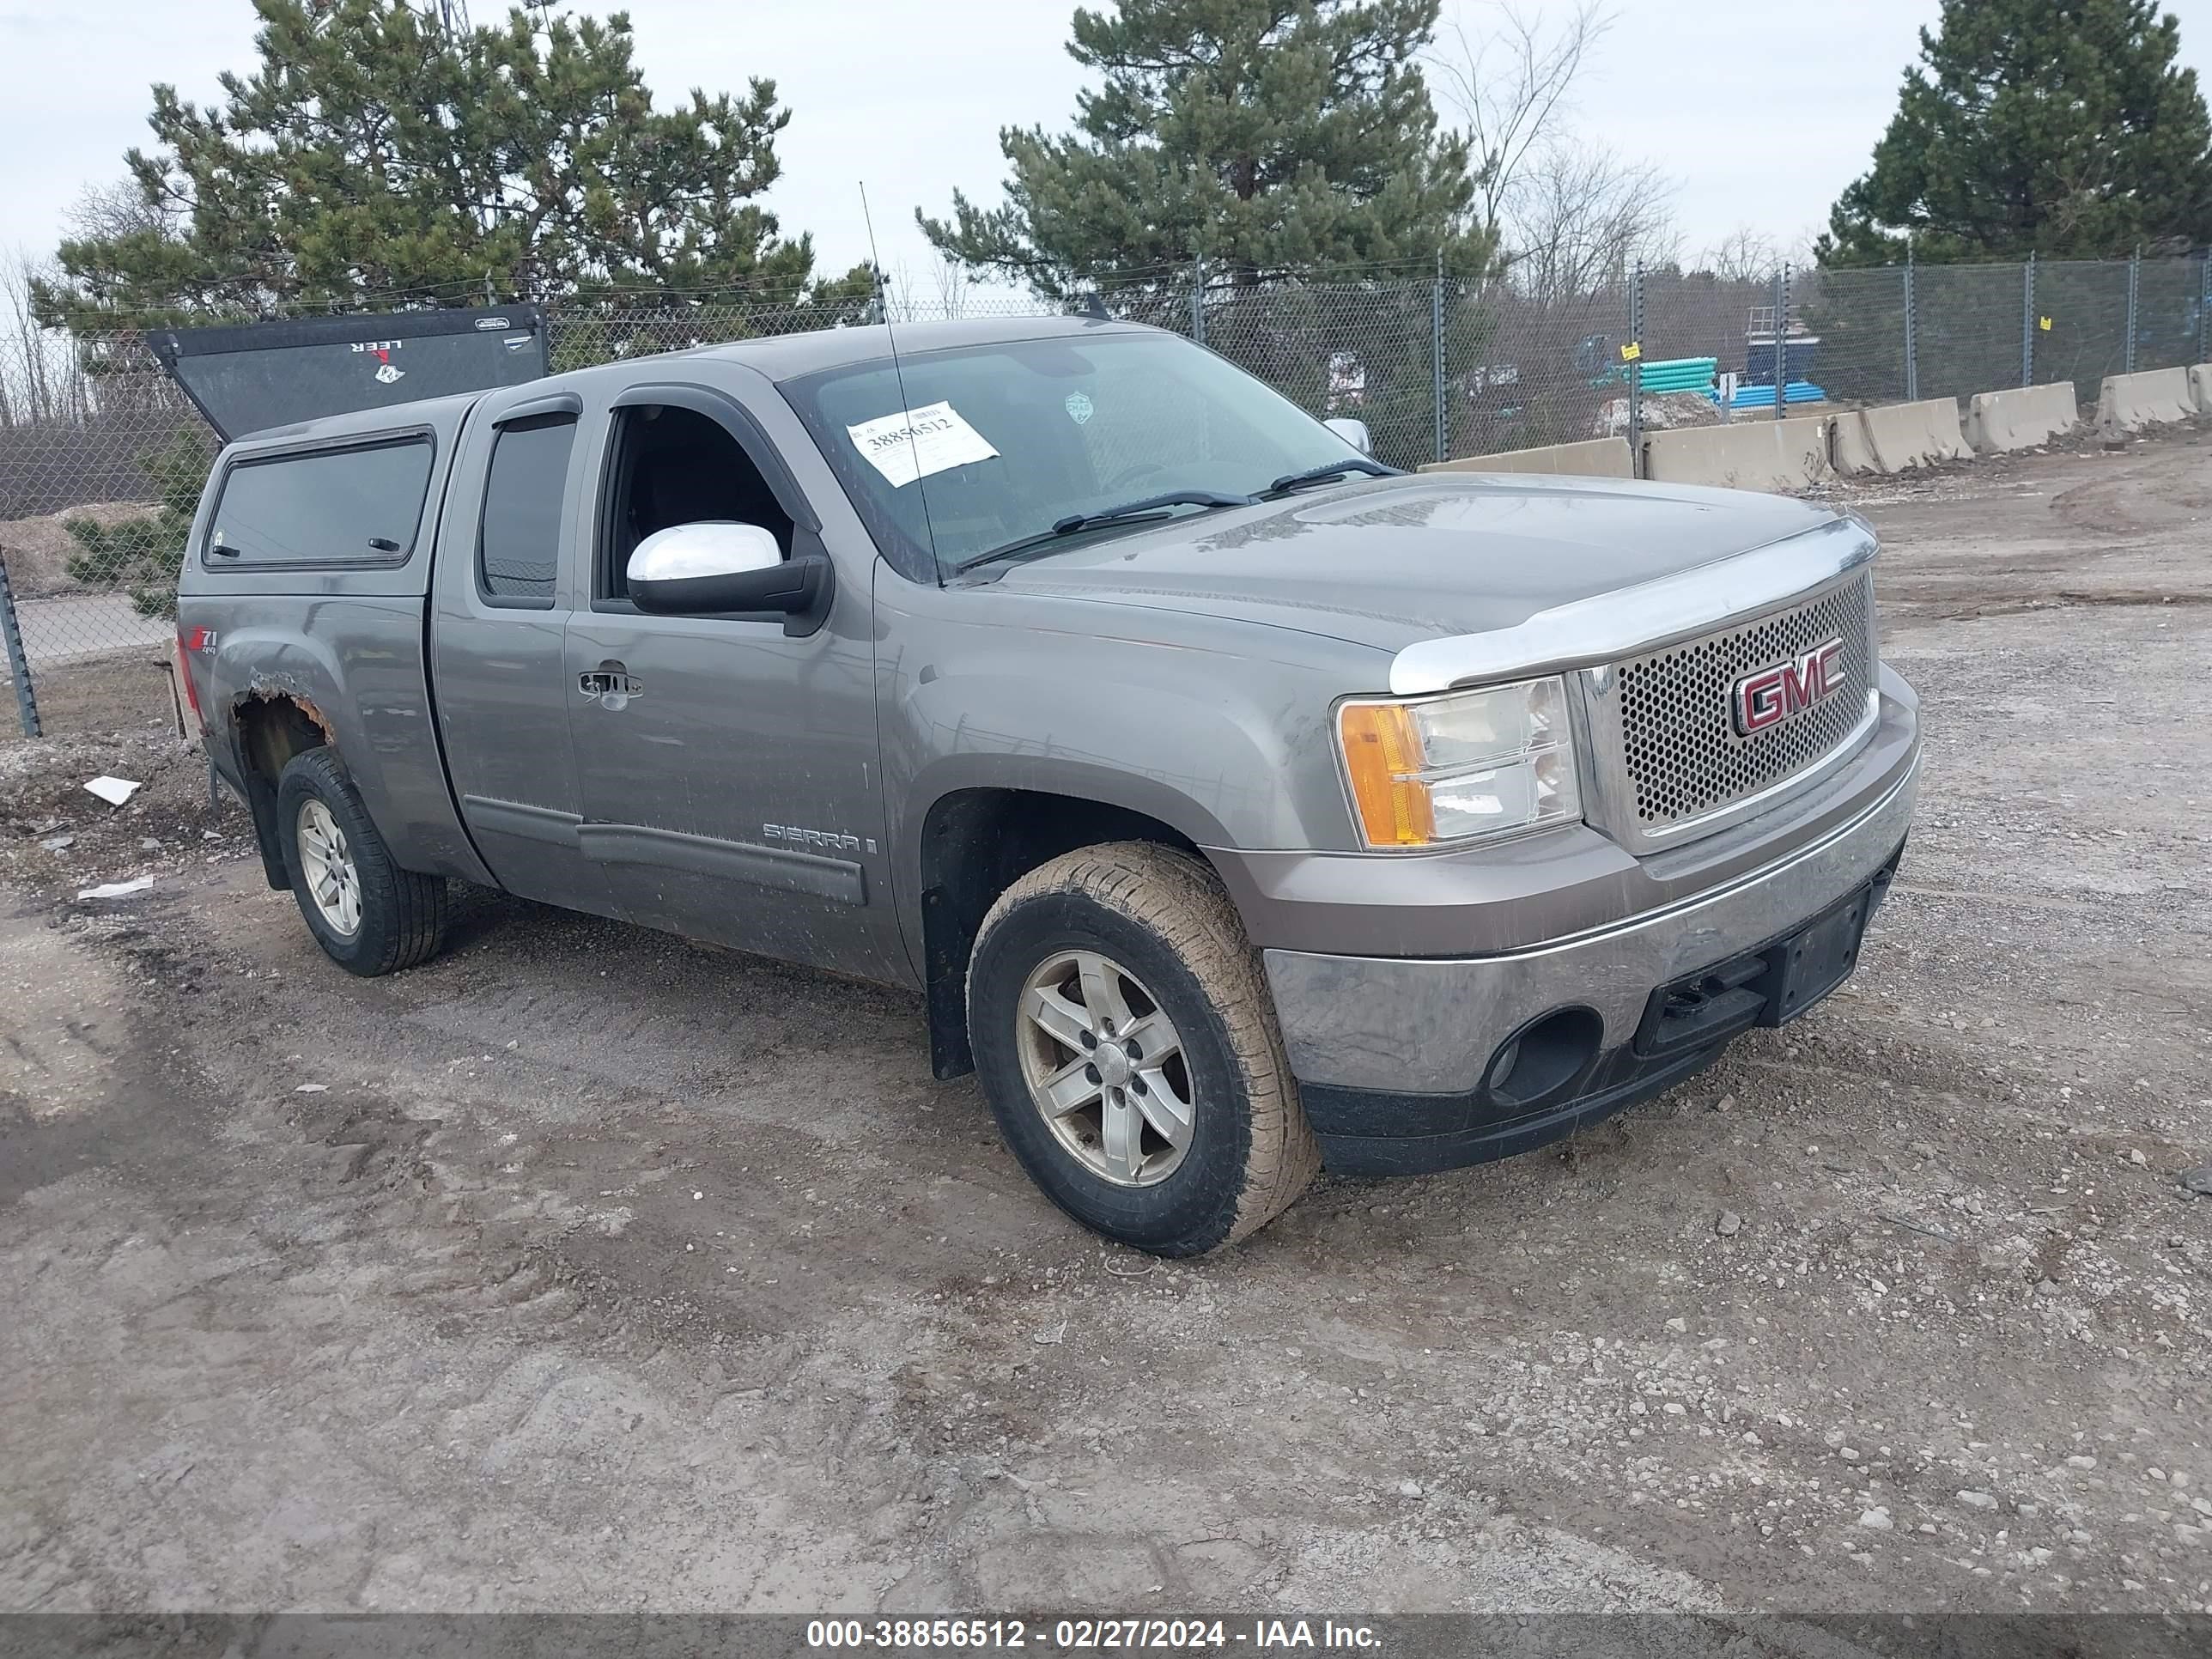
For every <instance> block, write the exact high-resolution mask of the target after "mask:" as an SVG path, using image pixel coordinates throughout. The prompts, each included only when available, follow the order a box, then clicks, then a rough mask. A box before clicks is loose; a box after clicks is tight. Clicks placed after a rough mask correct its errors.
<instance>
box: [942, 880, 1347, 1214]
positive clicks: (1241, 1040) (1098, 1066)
mask: <svg viewBox="0 0 2212 1659" xmlns="http://www.w3.org/2000/svg"><path fill="white" fill-rule="evenodd" d="M968 1026H969V1042H970V1043H971V1045H972V1046H973V1048H974V1049H975V1066H976V1071H977V1072H978V1073H979V1074H980V1076H981V1080H982V1085H983V1089H984V1092H985V1094H986V1095H987V1097H988V1098H989V1100H990V1103H991V1110H992V1113H993V1115H994V1116H996V1117H997V1119H998V1121H999V1127H1000V1132H1001V1133H1003V1134H1004V1135H1005V1136H1006V1144H1007V1146H1009V1147H1011V1148H1012V1151H1013V1153H1014V1156H1015V1157H1016V1158H1019V1159H1020V1160H1021V1164H1022V1167H1023V1168H1024V1170H1028V1172H1029V1174H1030V1178H1031V1179H1032V1180H1034V1181H1035V1182H1036V1184H1037V1185H1038V1186H1039V1187H1040V1188H1042V1189H1043V1191H1044V1194H1045V1195H1046V1196H1047V1197H1048V1198H1049V1199H1051V1200H1052V1201H1053V1202H1054V1203H1055V1204H1057V1205H1059V1206H1060V1208H1061V1209H1063V1210H1065V1211H1066V1212H1068V1214H1070V1215H1072V1216H1073V1217H1074V1218H1076V1219H1077V1220H1079V1221H1080V1222H1082V1223H1083V1224H1084V1225H1085V1226H1088V1227H1091V1228H1093V1229H1095V1230H1096V1231H1098V1232H1101V1233H1103V1234H1105V1235H1106V1236H1107V1237H1109V1238H1113V1239H1117V1240H1119V1241H1120V1242H1121V1243H1125V1244H1129V1245H1133V1246H1134V1247H1135V1248H1136V1249H1140V1250H1148V1251H1151V1252H1152V1253H1153V1254H1154V1255H1167V1256H1187V1255H1199V1254H1200V1253H1202V1252H1204V1251H1206V1250H1210V1249H1214V1248H1216V1247H1217V1246H1218V1245H1222V1244H1227V1243H1234V1242H1235V1241H1236V1240H1237V1239H1240V1238H1243V1237H1247V1236H1248V1235H1249V1234H1251V1233H1253V1232H1255V1231H1258V1230H1259V1229H1260V1228H1261V1227H1263V1226H1265V1225H1267V1223H1268V1222H1269V1221H1271V1220H1273V1218H1275V1217H1276V1216H1278V1215H1279V1214H1280V1213H1281V1212H1283V1211H1284V1210H1285V1208H1287V1207H1288V1206H1289V1205H1290V1204H1291V1200H1294V1199H1296V1198H1297V1195H1298V1194H1300V1193H1302V1192H1304V1190H1305V1188H1306V1187H1307V1186H1308V1184H1309V1183H1310V1182H1311V1181H1312V1180H1313V1177H1314V1176H1315V1174H1316V1171H1317V1170H1319V1169H1320V1167H1321V1158H1320V1152H1319V1149H1318V1147H1317V1146H1316V1143H1315V1140H1314V1138H1313V1132H1312V1131H1311V1129H1310V1128H1309V1127H1307V1124H1306V1119H1305V1112H1304V1109H1303V1108H1302V1107H1301V1106H1300V1105H1299V1103H1298V1091H1297V1080H1296V1079H1294V1078H1293V1077H1292V1076H1291V1069H1290V1064H1289V1062H1288V1060H1286V1059H1285V1056H1284V1053H1283V1043H1282V1035H1281V1033H1280V1031H1279V1030H1278V1028H1277V1026H1276V1024H1275V1009H1274V1003H1273V999H1272V998H1270V996H1269V995H1268V994H1267V980H1266V976H1265V975H1264V974H1263V972H1262V971H1261V965H1260V958H1259V953H1258V952H1257V951H1255V950H1254V949H1253V948H1252V945H1251V943H1250V941H1249V940H1248V939H1246V938H1245V936H1244V929H1243V924H1242V923H1241V922H1240V921H1238V920H1237V911H1236V907H1235V906H1234V905H1232V904H1231V902H1230V900H1229V896H1228V894H1227V892H1226V891H1225V890H1224V889H1223V887H1222V885H1221V883H1220V881H1219V879H1218V878H1217V877H1216V876H1215V875H1214V873H1213V872H1212V870H1210V869H1208V868H1207V867H1206V865H1205V864H1203V863H1202V862H1200V860H1197V859H1195V858H1193V857H1192V856H1190V855H1189V854H1186V853H1182V852H1179V851H1176V850H1175V849H1174V848H1166V847H1159V846H1155V845H1152V844H1149V843H1146V842H1115V843H1113V844H1110V845H1107V846H1103V847H1092V848H1085V849H1083V850H1082V851H1080V852H1075V853H1070V854H1066V855H1064V856H1063V857H1060V858H1057V859H1054V860H1052V861H1051V862H1050V863H1048V864H1045V865H1042V866H1039V867H1038V868H1037V869H1035V870H1032V871H1031V872H1029V873H1028V874H1027V875H1025V876H1024V877H1023V878H1021V879H1020V880H1019V881H1017V882H1016V883H1015V884H1013V885H1012V887H1009V888H1008V889H1007V890H1006V892H1005V893H1003V894H1002V895H1000V898H999V901H998V902H997V903H995V904H994V905H993V906H992V907H991V909H990V911H989V913H988V914H987V915H985V917H984V918H983V924H982V927H981V928H980V929H979V930H978V932H977V934H976V939H975V954H974V956H973V957H971V958H970V961H969V972H968Z"/></svg>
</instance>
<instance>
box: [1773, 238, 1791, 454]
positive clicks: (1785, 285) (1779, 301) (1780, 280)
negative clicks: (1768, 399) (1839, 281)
mask: <svg viewBox="0 0 2212 1659" xmlns="http://www.w3.org/2000/svg"><path fill="white" fill-rule="evenodd" d="M1789 315H1790V266H1789V264H1787V263H1786V262H1785V263H1784V264H1778V265H1777V266H1775V268H1774V418H1775V419H1776V420H1780V419H1781V418H1782V403H1783V394H1784V392H1785V391H1786V390H1787V389H1788V387H1789V385H1790V351H1789V348H1788V346H1787V345H1785V344H1784V337H1785V336H1787V335H1788V333H1789V327H1788V325H1787V324H1786V323H1785V322H1784V319H1786V318H1787V317H1788V316H1789Z"/></svg>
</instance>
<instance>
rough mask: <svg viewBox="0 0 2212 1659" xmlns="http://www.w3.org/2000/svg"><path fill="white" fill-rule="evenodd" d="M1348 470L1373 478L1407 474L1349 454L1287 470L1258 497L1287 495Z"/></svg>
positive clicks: (1342, 474) (1400, 469) (1340, 475)
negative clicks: (1301, 486)
mask: <svg viewBox="0 0 2212 1659" xmlns="http://www.w3.org/2000/svg"><path fill="white" fill-rule="evenodd" d="M1347 472H1364V473H1366V474H1367V475H1368V476H1369V477H1372V478H1402V477H1405V476H1406V475H1405V470H1404V469H1403V468H1401V467H1395V466H1385V465H1383V463H1382V462H1380V461H1375V460H1370V459H1368V458H1367V457H1366V456H1364V455H1348V456H1346V458H1345V459H1342V460H1340V461H1329V462H1328V463H1326V464H1325V465H1321V466H1310V467H1308V468H1307V469H1306V470H1305V471H1303V472H1285V474H1284V475H1283V476H1282V477H1279V478H1278V479H1276V480H1275V482H1274V483H1271V484H1269V485H1268V486H1267V488H1266V489H1263V490H1261V492H1260V495H1259V498H1258V499H1260V500H1261V501H1265V500H1266V499H1267V497H1268V496H1270V495H1288V494H1289V493H1290V492H1291V490H1293V489H1297V488H1298V487H1299V486H1300V485H1302V484H1310V483H1327V482H1328V480H1329V479H1331V478H1340V477H1343V476H1344V475H1345V474H1346V473H1347Z"/></svg>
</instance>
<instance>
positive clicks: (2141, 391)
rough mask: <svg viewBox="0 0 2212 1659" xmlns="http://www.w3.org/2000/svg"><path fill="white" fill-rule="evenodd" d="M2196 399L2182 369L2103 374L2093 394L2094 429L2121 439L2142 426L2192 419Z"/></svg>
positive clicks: (2195, 407)
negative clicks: (2094, 400)
mask: <svg viewBox="0 0 2212 1659" xmlns="http://www.w3.org/2000/svg"><path fill="white" fill-rule="evenodd" d="M2196 415H2197V398H2196V396H2195V394H2194V393H2193V392H2191V390H2190V386H2189V371H2188V370H2187V369H2185V368H2151V369H2145V370H2143V371H2142V373H2140V374H2107V375H2106V376H2105V382H2104V385H2103V386H2101V387H2100V388H2099V390H2098V392H2097V430H2098V431H2099V432H2100V434H2102V435H2104V436H2106V437H2107V438H2124V437H2125V436H2126V435H2128V434H2129V433H2130V432H2141V431H2142V429H2143V428H2145V427H2152V426H2171V425H2172V424H2173V423H2174V422H2177V421H2187V420H2193V419H2194V418H2195V417H2196Z"/></svg>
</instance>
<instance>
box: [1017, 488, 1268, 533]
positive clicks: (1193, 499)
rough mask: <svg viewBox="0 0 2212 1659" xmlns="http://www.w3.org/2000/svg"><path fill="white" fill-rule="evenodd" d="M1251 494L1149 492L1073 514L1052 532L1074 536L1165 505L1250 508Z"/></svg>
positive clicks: (1198, 491) (1137, 517)
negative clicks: (1093, 527) (1128, 499)
mask: <svg viewBox="0 0 2212 1659" xmlns="http://www.w3.org/2000/svg"><path fill="white" fill-rule="evenodd" d="M1251 505H1252V498H1251V497H1250V496H1249V495H1231V494H1229V492H1228V491H1226V490H1224V489H1170V490H1168V491H1166V492H1164V494H1161V495H1147V496H1146V497H1145V498H1144V500H1142V501H1124V502H1122V503H1121V506H1119V507H1100V508H1099V509H1098V511H1097V512H1096V513H1070V514H1069V515H1068V516H1067V517H1066V518H1065V519H1055V520H1054V521H1053V526H1052V533H1053V534H1054V535H1055V536H1072V535H1073V534H1074V533H1075V532H1077V531H1079V530H1088V529H1090V528H1091V526H1093V525H1095V524H1111V523H1113V522H1114V520H1116V519H1139V518H1142V517H1143V516H1144V515H1145V514H1146V513H1157V512H1158V511H1159V510H1160V509H1161V508H1162V507H1249V506H1251Z"/></svg>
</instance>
